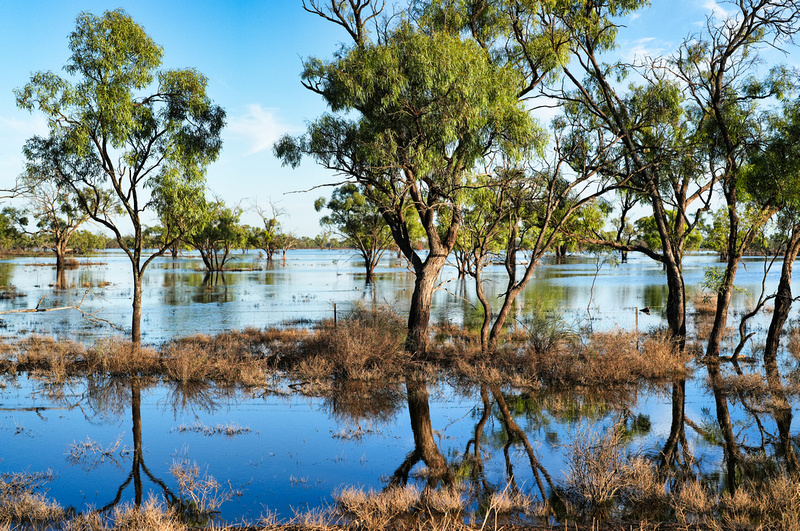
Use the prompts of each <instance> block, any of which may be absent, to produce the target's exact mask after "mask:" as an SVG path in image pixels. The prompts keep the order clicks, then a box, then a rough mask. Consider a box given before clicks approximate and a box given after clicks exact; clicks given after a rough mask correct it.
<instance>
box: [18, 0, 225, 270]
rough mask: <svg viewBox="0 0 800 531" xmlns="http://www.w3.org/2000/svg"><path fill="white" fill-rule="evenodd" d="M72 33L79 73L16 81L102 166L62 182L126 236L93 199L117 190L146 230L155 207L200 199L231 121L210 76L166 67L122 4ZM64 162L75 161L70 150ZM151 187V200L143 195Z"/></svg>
mask: <svg viewBox="0 0 800 531" xmlns="http://www.w3.org/2000/svg"><path fill="white" fill-rule="evenodd" d="M69 42H70V45H69V47H70V50H71V52H72V54H71V57H70V60H69V61H68V62H67V64H66V65H65V66H64V70H65V71H66V72H67V73H68V74H69V75H70V77H69V78H65V77H60V76H58V75H56V74H54V73H52V72H37V73H35V74H33V76H32V77H31V81H30V82H29V83H28V84H27V85H25V86H24V87H22V88H20V89H17V90H15V94H16V98H17V105H18V106H19V107H21V108H23V109H27V110H29V111H34V110H38V111H40V112H42V113H43V114H44V115H45V117H46V118H47V119H48V123H49V126H50V136H51V139H52V141H53V142H54V143H55V145H57V148H58V150H59V151H61V152H63V153H64V155H65V156H67V155H75V156H79V157H83V158H84V159H86V160H89V161H91V162H92V163H93V164H95V165H96V166H97V167H98V168H99V169H100V172H99V173H100V175H98V174H97V173H98V172H95V173H93V174H79V175H75V174H72V173H70V172H67V171H62V172H61V179H62V183H63V184H64V185H68V186H70V187H71V188H72V191H73V193H75V194H77V196H78V199H79V203H80V205H81V207H82V208H83V209H84V210H86V211H87V212H90V214H91V216H92V218H93V219H94V220H95V221H97V222H98V223H101V224H102V225H104V226H106V227H107V228H108V229H109V230H111V231H112V232H114V234H115V235H116V236H117V237H118V238H119V239H121V233H120V231H119V230H118V229H117V221H116V219H115V218H114V217H113V216H112V215H111V214H109V213H106V212H102V211H99V210H98V209H96V208H94V207H93V204H92V203H91V202H90V200H89V198H90V197H91V196H92V194H95V193H100V194H103V195H105V194H111V195H114V196H115V197H116V198H117V199H118V200H119V201H120V204H121V206H122V207H123V209H124V211H125V212H126V213H127V215H128V217H129V219H130V221H131V223H132V224H133V226H134V231H135V232H137V234H140V231H141V230H142V227H141V223H140V220H139V216H140V214H141V213H142V212H143V211H144V210H146V209H148V208H155V209H156V210H157V211H158V212H159V213H161V214H162V215H163V214H164V213H165V212H168V211H169V212H175V211H177V210H179V209H185V208H190V207H191V205H193V204H194V203H193V199H194V198H196V191H197V189H198V187H200V186H202V183H203V175H204V170H205V167H206V166H207V165H208V164H209V163H210V162H211V161H213V160H214V159H215V158H216V157H217V156H218V154H219V152H220V149H221V139H220V131H221V129H222V126H223V125H224V116H225V113H224V111H223V110H222V109H221V108H220V107H218V106H215V105H213V104H212V103H211V102H210V100H209V99H208V97H207V96H206V92H205V87H206V78H205V77H204V76H202V75H201V74H199V73H198V72H197V71H195V70H193V69H183V70H159V67H160V65H161V59H162V50H161V48H160V47H159V46H158V45H157V44H156V43H155V42H153V41H152V39H150V37H149V36H148V35H147V34H146V33H145V32H144V30H143V28H142V27H141V26H139V25H138V24H136V23H135V22H134V21H133V20H132V19H131V18H130V16H128V14H127V13H125V12H124V11H123V10H121V9H118V10H115V11H107V12H105V13H104V14H103V16H101V17H97V16H95V15H92V14H91V13H81V14H80V15H79V16H78V18H77V22H76V28H75V31H73V32H72V34H71V35H70V39H69ZM153 83H156V84H157V86H156V87H153V88H152V89H151V85H152V84H153ZM56 162H57V163H58V165H59V168H60V169H62V170H63V169H65V165H66V164H67V163H66V161H65V160H64V157H61V158H60V159H57V161H56ZM143 190H148V191H149V193H150V196H151V199H149V200H148V199H147V198H146V196H145V197H139V195H140V194H141V193H142V192H143ZM136 242H137V243H135V244H134V245H135V246H136V245H139V243H140V241H139V239H138V238H137V240H136ZM120 244H121V245H122V246H123V248H125V247H127V246H126V245H125V244H124V242H123V241H120ZM132 259H133V258H132ZM137 265H138V264H137Z"/></svg>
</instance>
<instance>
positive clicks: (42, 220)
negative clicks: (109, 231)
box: [17, 137, 118, 288]
mask: <svg viewBox="0 0 800 531" xmlns="http://www.w3.org/2000/svg"><path fill="white" fill-rule="evenodd" d="M23 153H24V154H25V155H26V157H27V163H26V169H25V172H24V173H23V174H22V175H20V177H19V178H18V179H17V189H18V190H19V191H20V195H21V196H22V197H24V198H26V199H27V200H28V205H29V209H28V210H29V212H30V213H31V214H32V215H33V217H34V218H35V219H36V222H37V223H36V226H37V228H38V231H37V234H41V235H46V236H48V237H49V238H48V239H49V240H50V242H52V249H53V252H54V253H55V255H56V287H57V288H60V287H63V286H64V282H65V280H64V274H65V269H66V264H65V257H66V253H67V250H68V246H69V243H70V239H71V238H72V235H73V234H74V233H75V232H76V231H77V230H78V229H79V228H80V227H81V226H82V225H83V224H84V223H85V222H86V221H87V220H89V219H90V215H89V210H87V209H84V208H81V204H80V197H79V196H78V195H77V194H76V193H75V192H74V191H73V189H72V188H71V187H69V186H64V184H63V183H64V182H66V181H67V180H87V181H96V180H97V179H98V178H99V177H100V165H99V164H98V160H97V159H96V158H94V157H92V156H80V155H77V154H75V153H69V152H65V151H64V150H63V143H59V142H58V141H57V140H56V139H53V138H49V139H43V138H40V137H34V138H32V139H30V140H28V142H26V144H25V147H24V148H23ZM62 172H68V173H67V174H62ZM82 193H83V194H84V196H85V197H86V198H87V200H88V201H90V202H92V204H91V209H96V210H97V211H98V212H109V213H111V212H116V211H115V210H114V202H113V200H112V197H111V195H109V194H108V193H105V194H98V195H92V194H90V191H89V190H88V189H86V188H85V187H84V189H83V190H82ZM94 202H97V204H96V205H95V204H94ZM117 213H118V212H117Z"/></svg>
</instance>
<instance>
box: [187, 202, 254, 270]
mask: <svg viewBox="0 0 800 531" xmlns="http://www.w3.org/2000/svg"><path fill="white" fill-rule="evenodd" d="M198 212H199V213H200V215H199V216H198V218H199V220H198V221H199V223H198V225H197V226H196V227H195V228H194V230H192V232H191V233H189V234H187V235H186V236H185V237H184V239H185V241H186V243H187V244H189V245H190V246H192V247H194V248H195V249H197V250H198V251H199V252H200V256H201V257H202V259H203V263H204V264H205V266H206V269H207V270H209V271H223V270H224V269H225V264H226V263H227V262H228V261H229V260H230V259H231V258H232V257H231V254H230V253H231V251H232V250H233V249H237V248H240V247H242V246H243V245H244V243H245V238H246V236H247V233H246V232H245V230H244V228H243V227H242V226H241V225H240V224H239V218H240V217H241V214H242V212H241V209H239V208H230V207H227V206H225V204H224V203H223V202H222V200H220V199H216V200H214V201H211V202H208V201H203V203H202V204H201V205H200V206H199V208H198Z"/></svg>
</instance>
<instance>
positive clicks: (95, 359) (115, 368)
mask: <svg viewBox="0 0 800 531" xmlns="http://www.w3.org/2000/svg"><path fill="white" fill-rule="evenodd" d="M86 361H87V363H88V370H89V372H90V373H101V374H106V375H111V376H121V375H133V374H153V373H155V372H157V371H158V369H159V363H158V352H156V350H155V349H153V348H150V347H139V348H136V347H135V346H134V344H133V343H132V342H131V341H129V340H127V339H123V338H121V337H109V338H104V339H100V340H98V341H97V342H95V343H94V345H92V346H91V347H90V348H89V349H87V352H86Z"/></svg>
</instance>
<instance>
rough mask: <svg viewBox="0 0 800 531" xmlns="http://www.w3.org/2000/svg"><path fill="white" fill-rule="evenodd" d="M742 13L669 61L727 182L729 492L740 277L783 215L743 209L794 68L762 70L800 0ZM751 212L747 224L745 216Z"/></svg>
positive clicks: (714, 352) (711, 167)
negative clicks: (732, 346) (764, 118)
mask: <svg viewBox="0 0 800 531" xmlns="http://www.w3.org/2000/svg"><path fill="white" fill-rule="evenodd" d="M734 5H735V13H733V14H732V15H731V16H729V17H727V18H726V19H724V20H721V21H718V20H716V19H714V18H713V17H711V18H709V19H708V21H707V24H706V28H705V30H704V31H703V32H702V33H700V34H698V35H694V36H692V37H691V38H688V39H687V40H686V41H684V43H683V44H682V45H681V47H680V49H679V51H678V52H677V54H676V55H675V56H673V57H672V58H670V59H669V61H668V63H667V68H668V71H669V73H670V75H672V76H674V77H675V78H677V79H678V80H679V81H680V82H681V83H683V84H684V86H685V87H686V92H687V95H688V97H689V98H690V101H691V102H692V104H693V105H694V106H695V107H696V108H697V111H698V112H697V114H696V121H697V124H698V127H697V130H698V131H699V132H700V133H701V135H702V136H701V139H702V140H703V144H702V147H703V152H704V154H705V157H704V159H703V161H704V171H705V172H707V173H708V174H709V175H710V176H711V178H712V179H713V180H715V181H716V182H718V183H719V188H720V190H721V192H722V196H723V197H724V201H725V209H726V212H725V213H726V215H727V229H728V230H727V253H726V254H727V260H726V263H725V269H724V271H723V273H722V278H721V281H720V284H719V287H718V290H717V307H716V312H715V315H714V323H713V325H712V328H711V333H710V335H709V338H708V343H707V345H706V360H707V361H708V363H707V367H708V374H709V381H710V383H711V384H712V387H713V389H714V401H715V404H716V412H717V420H718V422H719V425H720V428H721V430H722V434H723V437H724V440H725V448H726V457H727V466H728V470H727V472H728V475H727V479H728V488H729V489H730V490H731V491H733V490H734V489H735V488H736V467H737V466H738V465H739V463H740V461H741V453H740V451H739V448H738V446H737V445H736V441H735V434H734V431H733V423H732V421H731V417H730V412H729V409H728V404H727V397H726V395H725V392H724V386H723V382H722V379H721V373H720V370H719V363H718V358H719V355H720V350H721V345H722V340H723V336H724V332H725V327H726V324H727V316H728V308H729V305H730V300H731V296H732V293H733V290H734V279H735V276H736V270H737V268H738V265H739V262H740V260H741V257H742V255H743V253H744V250H745V249H746V248H747V246H748V245H749V244H750V242H752V241H753V239H754V238H755V237H756V236H757V234H758V233H759V231H760V229H761V227H762V226H763V224H764V223H765V222H766V221H767V219H769V217H770V216H771V215H772V214H773V213H774V212H775V210H776V207H775V205H770V204H763V205H760V206H758V205H755V208H743V204H742V203H743V202H742V200H743V192H745V190H744V189H743V188H742V186H741V180H742V177H743V174H742V170H743V168H744V167H745V166H746V162H747V159H748V156H749V151H750V147H751V146H752V144H753V143H755V142H757V141H758V140H759V137H760V136H762V135H763V131H762V129H761V124H760V123H759V118H760V108H761V107H760V104H761V102H763V101H765V100H768V99H769V98H772V97H780V96H781V95H782V94H783V93H784V92H785V90H786V89H787V88H788V86H789V77H788V75H787V72H786V69H785V68H783V67H781V66H776V67H773V68H772V69H771V70H770V72H769V73H768V74H766V75H762V74H761V73H760V72H759V71H758V68H759V66H760V64H761V62H762V57H761V54H760V51H761V49H762V48H765V47H780V46H781V45H783V44H785V43H787V42H788V41H790V40H791V38H792V36H793V35H794V34H795V33H796V31H797V24H798V21H800V5H798V4H797V3H796V2H794V1H793V0H738V1H737V2H736V3H735V4H734ZM742 212H747V213H748V218H749V219H748V221H747V223H745V222H744V220H743V219H742V217H741V214H742Z"/></svg>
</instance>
